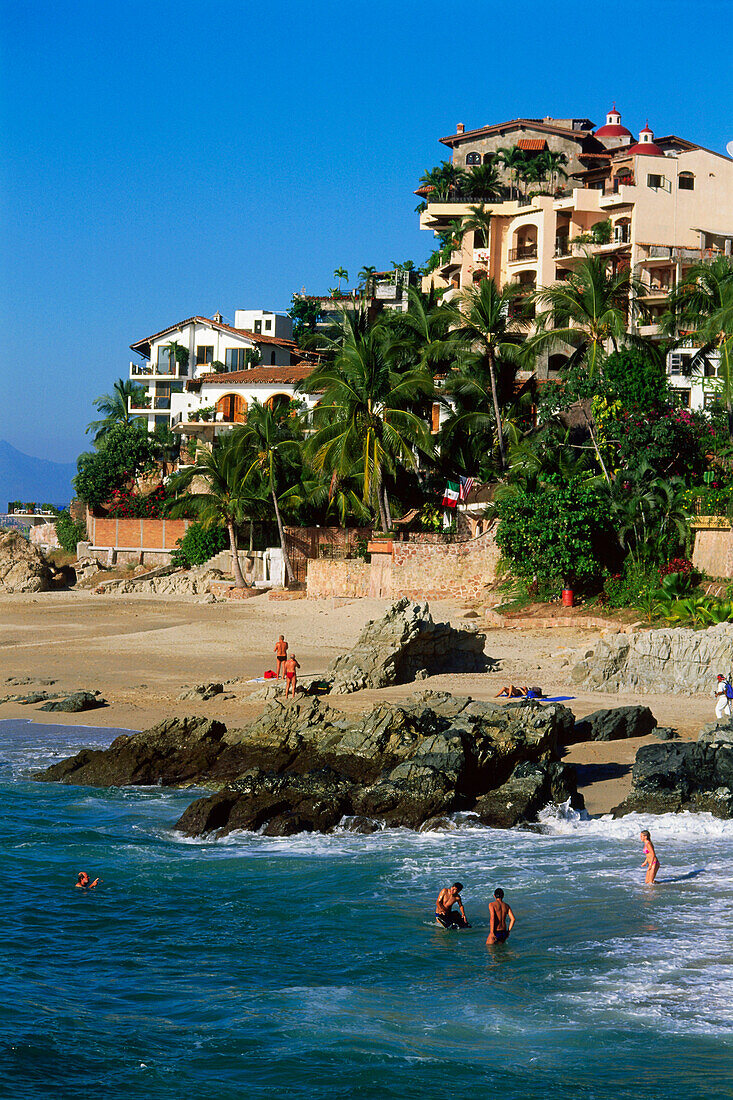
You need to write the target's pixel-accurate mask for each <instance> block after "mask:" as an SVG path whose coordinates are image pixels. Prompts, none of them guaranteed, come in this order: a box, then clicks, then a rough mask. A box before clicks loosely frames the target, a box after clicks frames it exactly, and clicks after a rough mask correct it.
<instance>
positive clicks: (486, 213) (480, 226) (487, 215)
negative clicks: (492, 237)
mask: <svg viewBox="0 0 733 1100" xmlns="http://www.w3.org/2000/svg"><path fill="white" fill-rule="evenodd" d="M468 209H469V210H470V211H471V213H470V214H468V215H467V216H466V217H465V218H464V219H463V224H462V226H461V228H462V229H463V232H464V233H468V232H470V231H472V230H473V232H474V233H479V234H480V235H481V238H482V240H483V244H482V245H480V246H479V247H481V248H488V247H489V233H490V230H491V211H490V210H487V209H486V207H485V206H484V204H483V203H481V204H480V205H479V206H469V208H468Z"/></svg>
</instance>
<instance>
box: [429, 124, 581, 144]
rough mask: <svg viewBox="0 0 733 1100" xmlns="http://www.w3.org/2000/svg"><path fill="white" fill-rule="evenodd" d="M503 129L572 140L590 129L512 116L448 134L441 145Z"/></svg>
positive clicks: (459, 142) (459, 141)
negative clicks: (575, 128)
mask: <svg viewBox="0 0 733 1100" xmlns="http://www.w3.org/2000/svg"><path fill="white" fill-rule="evenodd" d="M504 130H506V131H508V132H509V131H511V130H538V131H539V132H540V133H541V134H560V135H561V136H562V137H568V138H570V139H571V140H573V141H585V139H586V138H587V137H589V136H590V134H591V130H592V124H591V130H571V129H569V128H568V127H567V126H553V125H552V124H551V123H549V122H537V120H536V119H533V118H513V119H512V120H511V121H510V122H496V123H494V124H493V125H491V126H480V127H479V128H478V129H477V130H466V131H465V132H464V133H462V134H450V135H449V136H448V137H442V138H440V139H439V140H440V142H441V143H442V144H443V145H450V146H453V145H458V144H461V143H462V142H464V141H470V140H472V139H475V138H480V137H488V135H489V134H497V133H498V134H501V133H502V132H503V131H504Z"/></svg>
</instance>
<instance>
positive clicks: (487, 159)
mask: <svg viewBox="0 0 733 1100" xmlns="http://www.w3.org/2000/svg"><path fill="white" fill-rule="evenodd" d="M493 163H494V154H493V153H484V164H493Z"/></svg>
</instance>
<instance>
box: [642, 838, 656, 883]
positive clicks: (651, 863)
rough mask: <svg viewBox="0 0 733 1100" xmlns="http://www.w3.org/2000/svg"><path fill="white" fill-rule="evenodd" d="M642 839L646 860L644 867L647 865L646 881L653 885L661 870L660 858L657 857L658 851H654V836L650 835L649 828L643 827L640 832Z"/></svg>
mask: <svg viewBox="0 0 733 1100" xmlns="http://www.w3.org/2000/svg"><path fill="white" fill-rule="evenodd" d="M639 837H640V839H641V840H642V842H643V844H644V862H643V863H642V867H646V869H647V871H646V878H645V879H644V881H645V882H646V883H648V884H649V885H651V884H652V883H653V882H654V879H655V878H656V877H657V871H658V870H659V860H658V859H657V853H656V852H655V851H654V845H653V844H652V838H651V836H650V835H649V830H648V829H642V831H641V833H640V834H639Z"/></svg>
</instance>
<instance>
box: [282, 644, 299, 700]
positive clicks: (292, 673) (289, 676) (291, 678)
mask: <svg viewBox="0 0 733 1100" xmlns="http://www.w3.org/2000/svg"><path fill="white" fill-rule="evenodd" d="M299 668H300V665H299V664H298V662H297V661H296V659H295V654H294V653H291V654H290V656H289V657H288V659H287V661H286V662H285V698H286V699H287V697H288V695H289V694H290V689H291V688H292V689H293V699H294V698H295V689H296V688H297V686H298V669H299Z"/></svg>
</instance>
